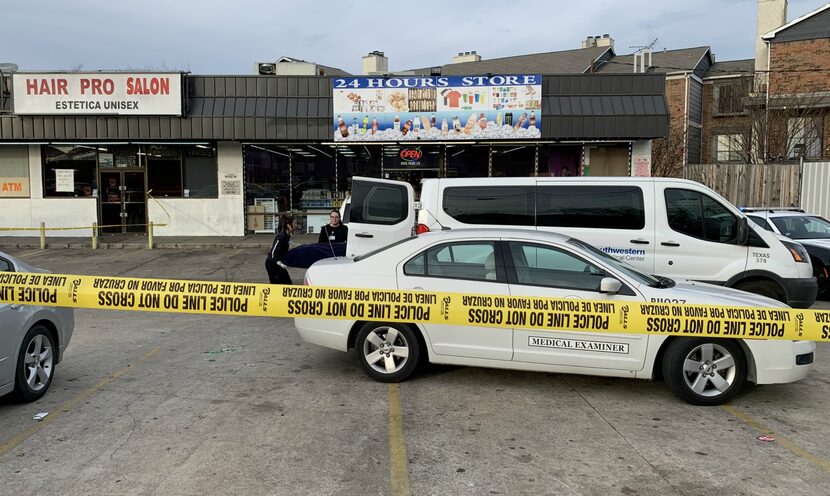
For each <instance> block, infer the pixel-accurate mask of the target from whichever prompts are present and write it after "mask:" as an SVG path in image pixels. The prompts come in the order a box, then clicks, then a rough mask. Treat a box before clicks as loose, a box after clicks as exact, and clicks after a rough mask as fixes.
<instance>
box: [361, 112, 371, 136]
mask: <svg viewBox="0 0 830 496" xmlns="http://www.w3.org/2000/svg"><path fill="white" fill-rule="evenodd" d="M368 128H369V116H368V115H364V116H363V129H361V131H360V134H366V130H367V129H368Z"/></svg>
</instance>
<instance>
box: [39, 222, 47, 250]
mask: <svg viewBox="0 0 830 496" xmlns="http://www.w3.org/2000/svg"><path fill="white" fill-rule="evenodd" d="M44 248H46V223H45V222H41V223H40V249H41V250H43V249H44Z"/></svg>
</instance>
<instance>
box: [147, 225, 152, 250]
mask: <svg viewBox="0 0 830 496" xmlns="http://www.w3.org/2000/svg"><path fill="white" fill-rule="evenodd" d="M147 249H148V250H152V249H153V221H150V224H149V225H148V226H147Z"/></svg>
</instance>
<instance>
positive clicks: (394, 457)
mask: <svg viewBox="0 0 830 496" xmlns="http://www.w3.org/2000/svg"><path fill="white" fill-rule="evenodd" d="M389 458H390V462H391V463H390V472H389V476H390V485H391V487H392V494H393V495H394V496H409V467H408V462H407V459H406V442H405V441H404V438H403V417H402V416H401V395H400V389H399V388H398V385H397V384H390V385H389Z"/></svg>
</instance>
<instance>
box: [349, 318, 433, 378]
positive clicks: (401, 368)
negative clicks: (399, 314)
mask: <svg viewBox="0 0 830 496" xmlns="http://www.w3.org/2000/svg"><path fill="white" fill-rule="evenodd" d="M355 353H356V354H357V362H358V364H359V365H360V368H361V369H363V372H365V373H366V375H368V376H369V377H371V378H372V379H374V380H376V381H379V382H401V381H403V380H405V379H406V378H407V377H409V376H410V375H411V374H412V372H414V371H415V368H416V367H417V366H418V357H419V356H420V353H421V349H420V345H419V343H418V338H417V336H416V335H415V332H414V331H413V330H412V329H411V328H409V327H408V326H406V325H403V324H390V323H380V322H368V323H366V324H365V325H364V326H363V327H361V328H360V331H358V333H357V339H356V340H355Z"/></svg>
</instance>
